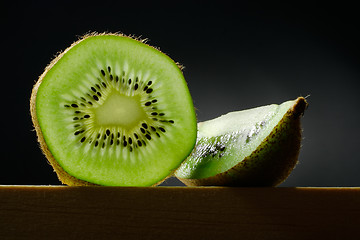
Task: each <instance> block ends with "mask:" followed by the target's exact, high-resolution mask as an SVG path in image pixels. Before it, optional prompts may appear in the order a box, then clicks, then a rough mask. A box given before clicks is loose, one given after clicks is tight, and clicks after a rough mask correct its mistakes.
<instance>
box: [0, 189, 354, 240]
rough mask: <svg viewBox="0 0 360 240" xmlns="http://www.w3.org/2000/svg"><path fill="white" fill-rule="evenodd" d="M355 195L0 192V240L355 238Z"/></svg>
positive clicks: (189, 191)
mask: <svg viewBox="0 0 360 240" xmlns="http://www.w3.org/2000/svg"><path fill="white" fill-rule="evenodd" d="M358 226H360V188H225V187H191V188H190V187H149V188H138V187H65V186H0V239H255V240H256V239H360V238H359V237H358V236H357V235H358V233H359V230H358Z"/></svg>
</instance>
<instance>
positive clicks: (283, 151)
mask: <svg viewBox="0 0 360 240" xmlns="http://www.w3.org/2000/svg"><path fill="white" fill-rule="evenodd" d="M307 105H308V104H307V102H306V100H305V99H304V98H303V97H299V98H297V99H296V100H293V101H287V102H284V103H282V104H281V105H276V104H272V105H268V106H262V107H258V108H253V109H248V110H244V111H238V112H231V113H228V114H226V115H223V116H220V117H218V118H216V119H213V120H209V121H205V122H202V123H199V124H198V138H197V143H196V146H195V148H194V150H193V152H192V153H191V154H190V156H189V157H188V158H187V159H186V160H185V161H184V162H183V163H182V164H181V166H180V167H179V168H178V170H177V171H176V172H175V176H176V177H177V178H178V179H179V180H181V181H182V182H183V183H185V184H186V185H194V186H197V185H222V186H264V187H265V186H276V185H278V184H280V183H281V182H283V181H284V180H285V179H286V178H287V177H288V176H289V174H290V173H291V171H292V170H293V168H294V167H295V165H296V163H297V161H298V155H299V151H300V144H301V132H302V130H301V126H300V118H301V116H302V115H303V113H304V111H305V109H306V107H307Z"/></svg>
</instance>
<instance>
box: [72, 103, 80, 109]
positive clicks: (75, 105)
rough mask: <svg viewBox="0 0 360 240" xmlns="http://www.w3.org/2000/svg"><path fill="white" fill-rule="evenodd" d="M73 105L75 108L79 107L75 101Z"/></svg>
mask: <svg viewBox="0 0 360 240" xmlns="http://www.w3.org/2000/svg"><path fill="white" fill-rule="evenodd" d="M71 106H72V107H73V108H77V107H79V106H78V105H77V104H75V103H73V104H71Z"/></svg>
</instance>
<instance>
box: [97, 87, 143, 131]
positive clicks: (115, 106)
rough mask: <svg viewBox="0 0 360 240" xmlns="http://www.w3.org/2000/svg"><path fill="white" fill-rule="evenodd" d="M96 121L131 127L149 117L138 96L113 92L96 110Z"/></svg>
mask: <svg viewBox="0 0 360 240" xmlns="http://www.w3.org/2000/svg"><path fill="white" fill-rule="evenodd" d="M94 111H95V118H96V123H97V124H98V125H100V126H121V127H123V128H127V129H131V128H133V127H135V126H137V125H138V124H139V122H140V121H141V120H144V119H145V118H147V115H146V113H145V111H144V109H143V108H142V107H141V105H140V98H139V97H138V96H125V95H122V94H118V93H115V92H114V93H112V94H111V95H110V96H108V98H107V99H106V100H105V102H104V103H103V104H102V105H101V106H99V107H98V108H96V109H95V110H94Z"/></svg>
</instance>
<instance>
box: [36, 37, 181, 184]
mask: <svg viewBox="0 0 360 240" xmlns="http://www.w3.org/2000/svg"><path fill="white" fill-rule="evenodd" d="M101 35H114V36H122V37H129V38H132V39H134V40H137V41H139V42H142V43H146V41H147V39H140V38H138V37H135V36H126V35H124V34H122V33H107V32H104V33H97V32H92V33H88V34H86V35H84V36H82V37H81V38H79V40H77V41H76V42H74V43H73V44H71V46H70V47H68V48H67V49H65V50H64V51H63V52H60V53H59V54H58V55H57V56H56V57H55V58H54V59H53V60H52V61H51V62H50V64H49V65H47V66H46V68H45V70H44V72H43V73H42V74H41V75H40V77H39V79H38V81H37V82H36V83H35V85H34V87H33V89H32V92H31V97H30V113H31V120H32V122H33V125H34V128H35V131H36V134H37V139H38V142H39V144H40V148H41V150H42V152H43V153H44V155H45V157H46V158H47V160H48V162H49V163H50V165H51V166H52V167H53V169H54V171H55V172H56V174H57V176H58V178H59V180H60V181H61V182H62V183H63V184H66V185H68V186H99V185H97V184H94V183H90V182H87V181H84V180H81V179H78V178H76V177H74V176H72V175H70V174H68V173H67V172H66V171H65V170H64V169H63V168H62V167H61V166H60V164H59V163H58V162H57V161H56V159H55V158H54V156H53V155H52V154H51V152H50V150H49V148H48V147H47V144H46V142H45V139H44V136H43V133H42V130H41V128H40V125H39V121H38V118H37V114H36V95H37V92H38V89H39V87H40V85H41V83H42V80H43V78H44V77H45V76H46V74H47V73H48V72H49V70H50V69H51V68H52V67H53V66H54V65H55V64H56V63H57V61H58V60H59V59H61V58H62V57H63V56H64V54H65V53H67V52H68V51H69V50H70V49H71V48H72V47H74V46H75V45H77V44H78V43H80V42H81V41H83V40H85V39H87V38H89V37H93V36H101ZM148 46H150V45H148ZM150 47H153V46H150ZM153 48H155V49H157V50H158V51H160V50H159V49H158V48H156V47H153ZM176 65H177V66H178V67H179V69H180V70H183V68H184V67H183V66H182V65H181V64H179V63H176ZM173 171H175V170H173ZM171 175H172V172H170V173H169V176H171ZM163 181H165V179H163V180H161V181H160V182H158V183H155V184H154V185H153V186H156V185H159V184H160V183H162V182H163Z"/></svg>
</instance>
